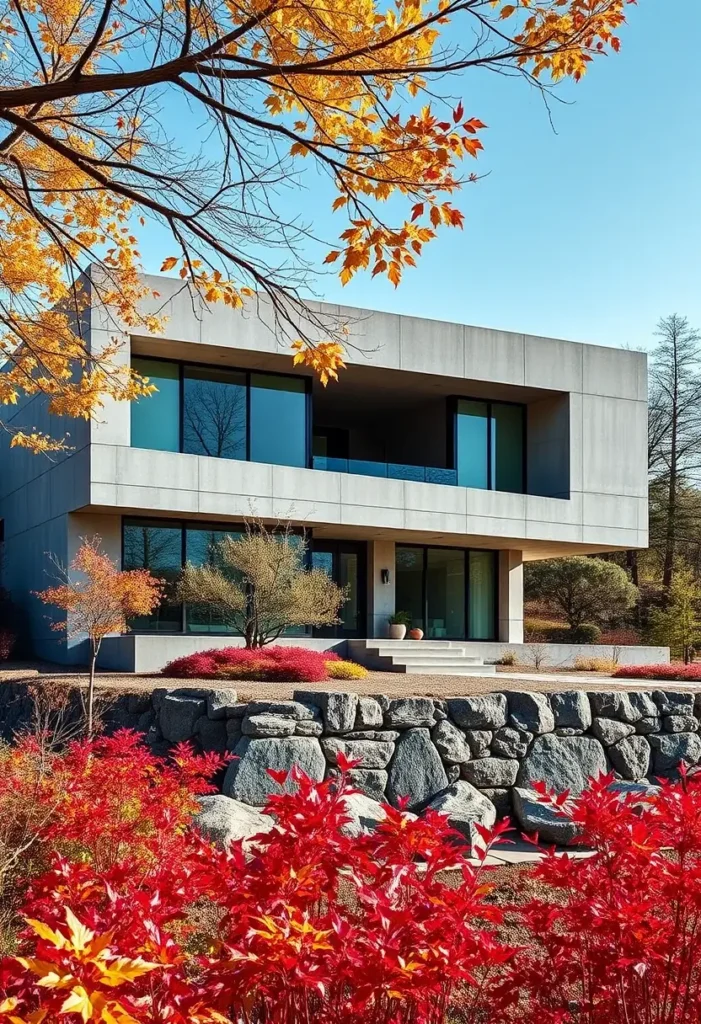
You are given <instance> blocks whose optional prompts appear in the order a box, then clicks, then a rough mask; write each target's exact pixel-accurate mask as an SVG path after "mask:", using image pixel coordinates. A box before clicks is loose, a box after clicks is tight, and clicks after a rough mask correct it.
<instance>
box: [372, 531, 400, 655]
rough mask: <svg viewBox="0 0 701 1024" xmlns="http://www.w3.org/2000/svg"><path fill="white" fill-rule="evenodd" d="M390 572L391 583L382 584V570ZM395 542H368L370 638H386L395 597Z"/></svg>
mask: <svg viewBox="0 0 701 1024" xmlns="http://www.w3.org/2000/svg"><path fill="white" fill-rule="evenodd" d="M383 569H387V570H388V571H389V583H383V582H382V570H383ZM395 582H396V581H395V564H394V541H393V540H371V541H368V637H386V636H387V634H388V632H389V626H388V623H387V619H388V618H389V616H390V615H392V614H393V612H395V611H396V609H395V607H394V597H395Z"/></svg>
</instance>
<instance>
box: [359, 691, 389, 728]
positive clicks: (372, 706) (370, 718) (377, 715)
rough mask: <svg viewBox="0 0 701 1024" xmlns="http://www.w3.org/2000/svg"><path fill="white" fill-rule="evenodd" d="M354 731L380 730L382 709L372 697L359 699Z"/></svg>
mask: <svg viewBox="0 0 701 1024" xmlns="http://www.w3.org/2000/svg"><path fill="white" fill-rule="evenodd" d="M353 728H354V729H381V728H382V708H381V707H380V705H379V703H378V702H377V701H376V700H375V699H374V697H359V698H358V707H357V709H356V712H355V724H354V726H353Z"/></svg>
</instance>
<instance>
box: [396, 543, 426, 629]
mask: <svg viewBox="0 0 701 1024" xmlns="http://www.w3.org/2000/svg"><path fill="white" fill-rule="evenodd" d="M394 607H395V608H396V610H397V611H398V612H408V614H409V615H411V625H412V626H413V627H416V628H417V629H423V628H424V548H409V547H400V546H399V545H397V548H396V554H395V597H394Z"/></svg>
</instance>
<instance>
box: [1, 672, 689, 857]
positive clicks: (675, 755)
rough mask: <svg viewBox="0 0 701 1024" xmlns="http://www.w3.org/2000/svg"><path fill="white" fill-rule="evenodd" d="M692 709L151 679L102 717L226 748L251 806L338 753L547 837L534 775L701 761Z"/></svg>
mask: <svg viewBox="0 0 701 1024" xmlns="http://www.w3.org/2000/svg"><path fill="white" fill-rule="evenodd" d="M11 691H14V695H11V696H8V694H10V692H11ZM27 710H28V698H27V696H26V694H23V693H22V688H21V687H17V686H15V687H14V688H13V687H5V688H4V689H3V690H2V691H1V697H0V723H1V724H2V727H3V731H4V733H5V735H6V736H8V737H9V735H10V734H11V733H12V731H13V730H14V729H16V728H17V727H18V725H19V724H21V722H22V721H23V720H24V719H25V718H26V714H27ZM700 718H701V694H699V695H697V696H695V695H694V694H693V693H682V692H672V691H667V690H654V691H650V692H638V693H628V692H621V691H616V692H596V691H592V692H588V693H587V692H584V691H581V690H569V691H565V692H562V693H552V694H541V693H532V692H508V693H493V694H486V695H480V696H471V697H453V698H449V699H447V700H436V699H433V698H430V697H398V698H392V699H390V698H387V697H385V696H382V695H377V696H375V697H359V696H358V695H357V694H355V693H345V692H332V691H314V690H302V689H300V690H297V691H295V693H294V699H293V700H292V701H253V702H250V703H239V702H238V701H237V700H236V694H235V693H234V691H232V690H230V689H229V690H205V689H201V690H200V689H190V688H182V689H176V690H170V689H165V688H158V689H156V690H154V691H153V692H152V693H150V694H148V693H145V694H133V695H130V696H128V697H124V698H121V699H120V701H119V702H118V705H117V707H116V708H114V709H113V710H112V712H111V725H112V727H116V726H128V727H131V728H135V729H139V730H141V731H143V732H144V733H145V734H146V736H147V742H148V743H149V745H150V746H151V747H152V749H153V750H154V751H155V752H157V753H166V752H167V751H168V750H169V749H170V747H171V746H172V745H173V744H175V743H179V742H181V741H184V740H191V741H193V742H194V743H195V744H196V745H197V746H198V747H200V748H202V749H204V750H216V751H222V752H223V751H227V750H228V751H232V752H233V753H235V754H236V755H237V760H235V761H233V762H232V763H231V764H230V765H229V767H228V769H227V771H226V775H225V776H224V778H223V780H222V792H223V794H224V795H225V796H228V797H233V798H234V799H235V800H236V801H238V802H239V803H241V804H246V805H249V806H253V807H260V806H262V805H263V804H264V803H265V801H266V798H267V796H268V795H269V794H270V793H272V792H275V791H278V786H277V784H276V783H275V782H274V781H273V779H272V778H271V777H270V776H269V775H268V773H267V769H268V768H273V769H282V770H284V769H289V768H291V767H292V766H293V765H295V764H296V765H299V766H300V767H301V768H302V769H304V771H305V772H306V773H307V774H308V775H309V776H311V777H312V778H314V779H317V780H321V779H323V778H324V777H326V776H327V775H328V774H329V773H331V772H334V771H336V770H337V758H338V755H339V753H343V754H344V755H345V756H346V757H348V758H351V759H353V760H359V761H360V762H361V763H360V764H359V765H358V767H356V768H354V769H353V770H352V772H351V776H352V778H353V780H354V782H355V784H356V785H357V787H358V788H359V789H360V790H362V791H363V793H365V794H366V795H367V797H368V798H370V799H371V800H372V801H387V802H389V803H390V804H393V805H395V806H397V805H398V804H399V802H400V801H401V800H402V798H406V799H407V807H408V809H409V810H414V811H417V810H421V809H423V808H426V807H432V808H435V809H439V810H444V811H446V812H447V813H449V814H450V816H451V818H452V819H453V820H454V822H455V823H456V824H458V826H462V827H463V831H466V830H467V829H468V828H470V827H471V825H470V823H471V822H473V821H474V820H476V819H477V820H483V821H485V820H486V821H489V819H490V818H492V819H493V817H494V813H495V812H496V814H497V815H498V816H502V815H505V814H512V815H514V816H515V818H516V820H517V821H518V823H519V825H520V826H521V827H522V828H524V829H525V830H528V831H532V830H536V829H537V830H539V831H540V833H541V835H542V837H543V838H544V839H546V840H552V841H557V840H560V839H565V838H567V836H568V828H569V826H566V825H563V824H562V823H560V822H558V821H557V820H556V819H555V818H554V816H553V815H552V814H551V812H550V811H549V810H548V809H547V808H544V807H543V805H541V804H539V803H538V802H537V801H536V799H535V796H534V793H533V790H532V786H533V783H534V782H538V781H544V782H545V783H546V784H547V785H548V786H549V787H551V788H553V789H555V790H558V791H562V790H564V789H569V790H571V791H572V792H573V793H575V794H576V793H578V792H580V791H581V790H582V788H583V787H584V785H585V782H586V779H587V778H589V777H591V776H595V775H598V774H599V773H600V772H604V771H614V772H615V773H616V775H617V777H618V779H619V780H620V786H621V788H623V789H625V788H634V789H636V788H638V787H644V786H645V785H646V784H647V785H649V784H652V782H653V780H654V779H655V778H656V777H659V776H669V775H671V774H673V773H674V771H675V770H676V768H677V766H678V764H679V762H680V761H681V760H684V761H685V762H686V763H687V764H690V765H696V764H699V763H701V734H700V733H699V728H700V723H699V719H700ZM287 784H288V785H289V784H290V782H289V781H288V783H287Z"/></svg>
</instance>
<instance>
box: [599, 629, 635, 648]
mask: <svg viewBox="0 0 701 1024" xmlns="http://www.w3.org/2000/svg"><path fill="white" fill-rule="evenodd" d="M598 642H599V643H600V644H606V645H607V646H608V647H637V646H638V645H639V644H640V634H639V633H638V631H637V630H635V629H623V628H621V629H605V630H603V632H602V634H601V636H600V638H599V641H598Z"/></svg>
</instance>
